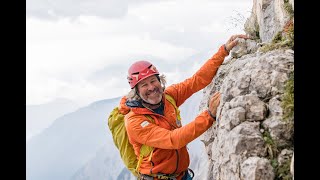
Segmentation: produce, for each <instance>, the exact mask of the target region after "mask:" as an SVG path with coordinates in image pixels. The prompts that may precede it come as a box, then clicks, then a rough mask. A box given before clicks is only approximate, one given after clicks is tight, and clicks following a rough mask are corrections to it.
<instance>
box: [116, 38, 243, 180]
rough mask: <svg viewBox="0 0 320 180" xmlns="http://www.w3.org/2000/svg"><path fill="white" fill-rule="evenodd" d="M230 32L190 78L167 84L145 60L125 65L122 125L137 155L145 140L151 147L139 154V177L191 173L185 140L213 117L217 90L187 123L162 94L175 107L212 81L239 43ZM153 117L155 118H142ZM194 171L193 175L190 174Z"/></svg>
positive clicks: (180, 176) (179, 177)
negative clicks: (126, 88) (126, 90)
mask: <svg viewBox="0 0 320 180" xmlns="http://www.w3.org/2000/svg"><path fill="white" fill-rule="evenodd" d="M238 37H239V38H245V39H246V38H248V37H247V36H246V35H233V36H231V37H230V39H229V40H228V41H227V42H226V43H225V44H224V45H222V46H221V47H220V48H219V50H218V52H217V53H216V54H215V55H214V56H212V57H211V58H210V59H209V60H207V61H206V62H205V64H204V65H203V66H202V67H201V68H200V69H199V70H198V71H197V72H196V73H195V74H194V75H193V76H192V77H190V78H187V79H185V80H184V81H182V82H180V83H177V84H173V85H171V86H169V87H167V88H165V83H166V82H165V77H164V76H163V75H159V71H158V70H157V69H156V67H155V66H153V65H152V64H151V63H150V62H148V61H137V62H135V63H133V64H132V65H131V66H130V68H129V70H128V77H127V79H128V82H129V85H130V87H131V91H130V92H129V94H128V95H127V96H125V97H123V98H122V100H121V102H120V111H121V112H123V113H124V114H126V113H127V114H126V116H125V125H126V129H127V133H128V137H129V141H130V143H131V144H132V145H133V148H134V150H135V154H136V155H137V158H138V157H139V153H140V148H141V146H142V145H143V144H145V145H147V146H151V147H153V148H154V150H153V152H152V153H151V157H145V158H143V160H142V162H141V165H140V168H139V173H140V179H158V178H157V176H155V175H157V174H162V175H163V176H164V177H167V178H169V179H177V180H184V179H192V177H191V175H190V173H189V172H192V170H191V171H190V170H188V167H189V163H190V159H189V153H188V151H187V147H186V145H187V144H188V143H190V142H191V141H193V140H194V139H196V138H197V137H199V136H200V135H201V134H202V133H204V132H205V131H206V130H207V129H209V128H210V127H211V126H212V124H213V122H215V121H216V117H215V115H216V111H217V107H218V105H219V102H220V94H219V93H215V94H214V95H213V96H212V98H211V99H210V102H209V106H208V110H205V111H204V112H202V113H200V114H199V115H198V116H197V117H196V118H195V119H194V120H193V121H191V122H190V123H189V124H187V125H185V126H182V125H181V123H180V120H177V114H176V112H175V111H176V110H175V107H174V106H173V105H172V104H171V103H170V102H169V101H168V100H167V99H166V98H165V96H164V94H168V95H170V96H171V97H172V98H173V99H174V100H175V102H176V105H177V106H178V107H179V106H180V105H182V104H183V103H184V102H185V100H186V99H188V98H189V97H190V96H191V95H192V94H194V93H196V92H198V91H199V90H201V89H203V88H205V87H206V86H207V85H208V84H210V82H211V81H212V79H213V77H214V76H215V74H216V72H217V70H218V68H219V66H220V65H221V64H222V62H223V61H224V58H225V57H226V56H228V54H229V51H230V50H231V49H232V48H233V47H234V46H235V45H236V44H237V40H236V38H238ZM146 114H147V115H149V116H150V117H152V119H153V120H154V122H152V121H151V120H150V119H148V118H146V116H145V115H146ZM192 176H193V175H192Z"/></svg>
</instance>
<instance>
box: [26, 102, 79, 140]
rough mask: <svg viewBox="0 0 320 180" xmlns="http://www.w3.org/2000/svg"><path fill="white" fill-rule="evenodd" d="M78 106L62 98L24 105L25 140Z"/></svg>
mask: <svg viewBox="0 0 320 180" xmlns="http://www.w3.org/2000/svg"><path fill="white" fill-rule="evenodd" d="M78 108H79V106H78V105H77V104H76V103H75V102H73V101H71V100H68V99H63V98H59V99H56V100H54V101H52V102H49V103H45V104H38V105H26V138H27V140H29V139H30V138H31V137H32V136H34V135H37V134H39V133H40V132H42V131H43V130H44V129H45V128H47V127H49V126H50V125H51V124H52V123H53V122H54V120H56V119H57V118H58V117H60V116H63V115H65V114H67V113H70V112H73V111H75V110H76V109H78Z"/></svg>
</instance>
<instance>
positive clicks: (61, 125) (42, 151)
mask: <svg viewBox="0 0 320 180" xmlns="http://www.w3.org/2000/svg"><path fill="white" fill-rule="evenodd" d="M119 100H120V98H114V99H109V100H102V101H97V102H95V103H92V104H90V105H88V106H86V107H83V108H80V109H78V110H77V111H74V112H72V113H69V114H66V115H64V116H62V117H60V118H58V119H56V120H55V121H54V123H52V125H51V126H50V127H48V128H47V129H45V130H44V131H43V132H42V133H40V134H39V135H37V136H35V137H33V138H31V139H30V141H29V142H28V144H27V149H26V157H27V162H26V165H27V179H28V180H37V179H39V180H40V179H41V180H43V179H45V180H51V179H52V180H56V179H68V178H70V177H71V176H72V174H74V173H75V172H76V171H77V170H78V169H79V168H80V167H81V166H83V165H84V164H85V163H86V162H87V161H88V160H89V159H91V158H92V157H94V156H95V153H96V152H97V151H98V150H99V148H100V147H101V146H102V145H103V144H104V143H106V142H107V143H111V141H112V138H111V137H110V138H107V137H108V136H110V135H109V134H108V133H107V128H106V126H107V125H106V119H107V114H108V113H107V112H106V110H108V109H112V108H113V107H115V106H116V105H117V104H118V102H119Z"/></svg>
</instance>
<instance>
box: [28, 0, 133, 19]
mask: <svg viewBox="0 0 320 180" xmlns="http://www.w3.org/2000/svg"><path fill="white" fill-rule="evenodd" d="M127 10H128V6H127V0H77V1H72V0H46V1H45V0H27V1H26V13H27V16H33V17H38V18H45V19H57V18H61V17H77V16H80V15H86V16H101V17H107V18H120V17H123V16H125V14H126V13H127Z"/></svg>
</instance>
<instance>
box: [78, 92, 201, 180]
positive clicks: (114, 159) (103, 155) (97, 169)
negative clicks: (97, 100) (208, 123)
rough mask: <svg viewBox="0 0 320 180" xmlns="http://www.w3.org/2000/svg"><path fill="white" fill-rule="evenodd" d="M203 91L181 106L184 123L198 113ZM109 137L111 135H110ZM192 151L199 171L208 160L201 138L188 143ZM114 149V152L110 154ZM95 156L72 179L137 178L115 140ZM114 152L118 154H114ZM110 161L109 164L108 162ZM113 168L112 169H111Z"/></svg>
mask: <svg viewBox="0 0 320 180" xmlns="http://www.w3.org/2000/svg"><path fill="white" fill-rule="evenodd" d="M200 97H201V92H198V93H196V94H194V95H193V96H191V97H190V98H189V99H187V100H186V102H185V103H184V104H182V106H180V110H181V117H182V124H183V125H186V124H187V123H189V122H190V121H192V120H193V119H194V118H195V116H196V115H197V114H198V107H199V104H200V101H201V99H200ZM108 113H109V112H108ZM108 138H109V137H108ZM188 149H189V153H190V161H191V162H190V168H192V169H193V170H194V171H195V172H197V171H198V170H197V169H198V168H200V167H202V165H201V164H202V163H205V161H207V157H206V156H204V158H203V155H201V154H205V149H204V145H203V144H202V143H201V142H200V140H199V139H197V140H195V141H193V142H191V143H189V144H188ZM110 151H112V154H110ZM99 152H100V153H97V154H96V156H95V157H94V158H92V159H91V160H89V161H88V162H87V163H86V165H85V166H83V167H82V168H81V169H79V170H78V171H77V172H76V173H75V174H74V175H73V178H72V180H85V179H87V180H88V179H90V180H96V179H112V180H116V179H119V180H129V179H135V178H134V177H133V176H132V175H131V173H130V172H129V171H128V170H127V169H126V168H125V167H124V165H123V163H122V160H121V158H120V155H119V152H118V150H117V149H116V147H115V145H114V144H113V142H112V143H111V144H104V145H103V147H101V149H100V150H99ZM114 153H115V154H116V155H114ZM108 162H109V164H108ZM110 170H111V171H110Z"/></svg>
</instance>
